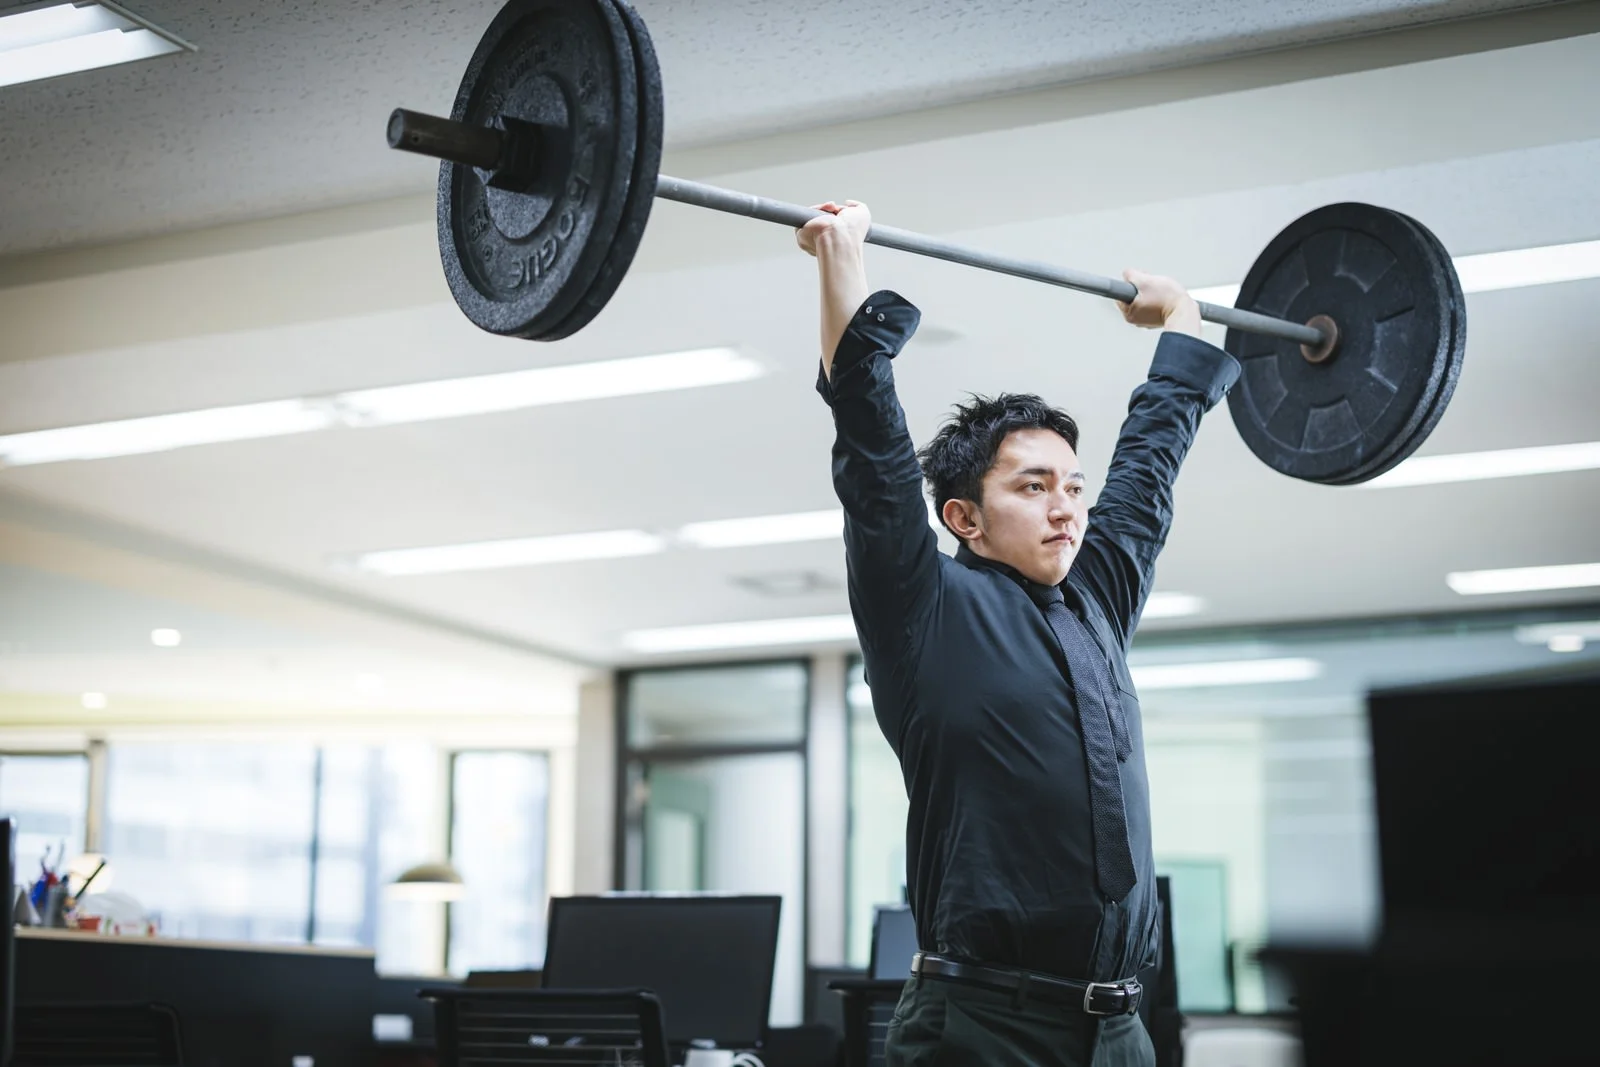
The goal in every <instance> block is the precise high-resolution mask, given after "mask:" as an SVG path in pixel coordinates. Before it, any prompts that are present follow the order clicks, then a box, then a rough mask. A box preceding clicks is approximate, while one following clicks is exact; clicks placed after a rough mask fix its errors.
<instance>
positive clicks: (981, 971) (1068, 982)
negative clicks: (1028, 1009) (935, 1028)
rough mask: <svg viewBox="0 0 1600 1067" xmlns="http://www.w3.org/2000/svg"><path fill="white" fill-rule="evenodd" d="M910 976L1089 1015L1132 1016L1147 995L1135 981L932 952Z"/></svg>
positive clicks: (920, 957)
mask: <svg viewBox="0 0 1600 1067" xmlns="http://www.w3.org/2000/svg"><path fill="white" fill-rule="evenodd" d="M911 973H912V974H914V975H918V976H919V977H922V978H938V979H941V980H943V981H946V982H959V983H961V984H962V985H973V986H981V987H983V988H985V989H993V990H995V991H997V992H1001V993H1015V994H1017V995H1018V996H1020V997H1026V998H1031V999H1033V1000H1043V1001H1048V1002H1050V1003H1052V1004H1065V1005H1068V1006H1070V1007H1073V1008H1077V1009H1078V1010H1079V1011H1082V1012H1084V1013H1086V1014H1089V1015H1132V1014H1133V1013H1134V1012H1136V1011H1138V1010H1139V1001H1140V999H1141V998H1142V997H1143V996H1144V986H1142V985H1140V984H1139V982H1138V980H1137V979H1134V978H1124V979H1123V980H1122V981H1120V982H1077V981H1073V980H1072V979H1071V978H1057V977H1056V976H1055V975H1052V974H1039V973H1038V972H1037V971H1024V970H1021V969H1019V968H1015V967H997V966H993V965H991V964H986V963H966V962H963V961H961V960H953V959H950V958H949V957H948V956H936V955H934V954H933V953H931V952H919V953H917V954H916V955H915V956H913V957H911Z"/></svg>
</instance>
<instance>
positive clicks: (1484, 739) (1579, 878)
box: [1368, 678, 1600, 932]
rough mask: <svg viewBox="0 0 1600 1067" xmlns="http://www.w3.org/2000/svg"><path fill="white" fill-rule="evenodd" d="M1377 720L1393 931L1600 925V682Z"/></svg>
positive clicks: (1387, 910)
mask: <svg viewBox="0 0 1600 1067" xmlns="http://www.w3.org/2000/svg"><path fill="white" fill-rule="evenodd" d="M1368 708H1369V717H1370V726H1371V730H1372V761H1373V785H1374V791H1375V793H1376V797H1377V812H1378V842H1379V852H1380V856H1381V860H1382V872H1383V906H1384V925H1385V928H1386V930H1388V931H1390V932H1394V931H1396V930H1397V928H1401V927H1406V926H1408V925H1411V926H1417V925H1424V926H1431V925H1435V924H1438V923H1441V922H1442V923H1444V924H1447V925H1457V924H1459V923H1461V922H1462V921H1463V920H1464V921H1466V922H1468V923H1472V924H1474V925H1481V924H1482V923H1483V922H1485V921H1488V920H1517V921H1522V920H1526V919H1536V920H1538V921H1548V922H1553V923H1561V922H1563V921H1567V920H1572V921H1577V920H1584V921H1585V922H1590V921H1592V920H1593V917H1594V916H1595V915H1596V914H1600V819H1596V817H1595V813H1596V812H1600V775H1597V774H1595V772H1594V745H1593V741H1594V740H1596V739H1597V737H1600V729H1597V727H1596V721H1597V720H1596V711H1597V709H1600V678H1591V679H1585V680H1569V681H1563V682H1554V683H1543V684H1526V683H1520V684H1503V685H1482V684H1477V685H1470V686H1466V685H1463V686H1448V687H1441V688H1430V689H1417V690H1408V691H1395V692H1385V693H1375V694H1373V695H1371V696H1370V697H1369V698H1368Z"/></svg>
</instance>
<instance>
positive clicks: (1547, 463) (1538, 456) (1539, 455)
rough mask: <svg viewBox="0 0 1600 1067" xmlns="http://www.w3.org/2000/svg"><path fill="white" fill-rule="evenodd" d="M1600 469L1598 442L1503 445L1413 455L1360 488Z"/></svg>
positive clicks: (1387, 487) (1397, 486)
mask: <svg viewBox="0 0 1600 1067" xmlns="http://www.w3.org/2000/svg"><path fill="white" fill-rule="evenodd" d="M1597 468H1600V441H1585V442H1582V443H1580V444H1571V445H1539V446H1537V447H1534V448H1506V449H1501V450H1499V451H1495V452H1457V453H1455V454H1453V455H1448V456H1413V457H1412V458H1410V459H1408V460H1406V461H1405V462H1404V463H1402V464H1400V465H1399V466H1398V467H1396V468H1394V470H1392V471H1389V472H1388V473H1387V474H1382V475H1379V476H1378V477H1376V478H1374V479H1372V481H1370V482H1364V483H1362V485H1361V488H1363V489H1400V488H1404V487H1406V486H1412V485H1442V484H1445V483H1447V482H1476V481H1484V480H1487V479H1490V478H1522V477H1526V476H1528V475H1533V474H1561V473H1564V472H1566V471H1586V470H1595V469H1597Z"/></svg>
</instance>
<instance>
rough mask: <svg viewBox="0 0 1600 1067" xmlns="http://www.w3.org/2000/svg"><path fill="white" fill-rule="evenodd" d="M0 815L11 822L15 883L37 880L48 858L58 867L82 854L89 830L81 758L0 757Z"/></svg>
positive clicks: (86, 766) (84, 763)
mask: <svg viewBox="0 0 1600 1067" xmlns="http://www.w3.org/2000/svg"><path fill="white" fill-rule="evenodd" d="M0 815H9V816H10V817H11V818H13V819H15V820H16V821H17V879H18V881H26V882H31V881H33V879H35V878H36V877H38V874H39V860H40V859H41V858H42V857H43V856H45V855H46V853H48V854H49V857H50V862H51V863H52V864H55V863H56V862H57V856H58V855H59V854H60V853H62V852H65V854H66V856H65V859H64V860H63V861H62V865H63V866H64V865H65V863H66V862H67V861H70V860H71V859H72V858H73V857H74V856H76V855H78V854H79V853H81V852H82V851H83V850H84V842H85V838H86V836H87V834H88V825H89V760H88V757H86V756H84V755H82V754H81V753H76V752H72V753H51V754H46V755H33V754H21V753H16V754H0Z"/></svg>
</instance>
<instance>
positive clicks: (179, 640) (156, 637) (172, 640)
mask: <svg viewBox="0 0 1600 1067" xmlns="http://www.w3.org/2000/svg"><path fill="white" fill-rule="evenodd" d="M150 643H151V644H152V645H155V646H156V647H157V648H177V647H178V646H179V645H181V644H183V634H181V633H179V632H178V631H177V630H168V629H164V628H163V629H160V630H151V631H150Z"/></svg>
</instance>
